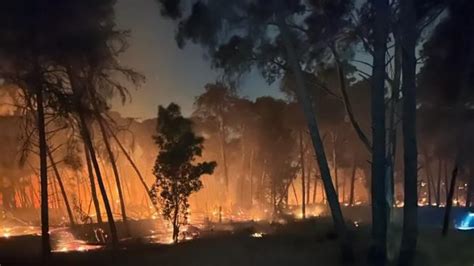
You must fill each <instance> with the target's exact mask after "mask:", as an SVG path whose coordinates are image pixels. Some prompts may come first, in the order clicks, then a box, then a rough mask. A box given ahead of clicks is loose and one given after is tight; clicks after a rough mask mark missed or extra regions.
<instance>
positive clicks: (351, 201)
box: [349, 156, 357, 206]
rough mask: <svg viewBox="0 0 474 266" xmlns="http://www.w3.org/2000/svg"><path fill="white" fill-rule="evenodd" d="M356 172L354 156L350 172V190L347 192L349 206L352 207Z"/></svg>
mask: <svg viewBox="0 0 474 266" xmlns="http://www.w3.org/2000/svg"><path fill="white" fill-rule="evenodd" d="M356 171H357V159H356V157H355V156H354V162H353V163H352V171H351V188H350V192H349V206H354V196H355V194H354V192H355V191H354V190H355V177H356Z"/></svg>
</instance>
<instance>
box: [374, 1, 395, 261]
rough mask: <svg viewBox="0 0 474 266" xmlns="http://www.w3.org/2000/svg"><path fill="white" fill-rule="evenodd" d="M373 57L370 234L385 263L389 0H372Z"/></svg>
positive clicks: (379, 258)
mask: <svg viewBox="0 0 474 266" xmlns="http://www.w3.org/2000/svg"><path fill="white" fill-rule="evenodd" d="M372 6H373V8H374V11H375V21H374V25H373V30H374V33H373V36H374V37H373V38H374V58H373V72H372V98H371V114H372V139H373V140H372V181H371V184H372V185H371V187H372V238H373V245H372V249H371V256H370V257H371V262H372V263H373V265H385V264H386V262H387V261H386V260H387V225H388V211H389V206H388V202H387V199H386V191H387V182H388V180H387V175H386V174H387V173H386V134H385V75H386V72H385V55H386V52H387V37H388V25H389V21H390V17H389V16H390V12H389V3H388V0H374V1H372Z"/></svg>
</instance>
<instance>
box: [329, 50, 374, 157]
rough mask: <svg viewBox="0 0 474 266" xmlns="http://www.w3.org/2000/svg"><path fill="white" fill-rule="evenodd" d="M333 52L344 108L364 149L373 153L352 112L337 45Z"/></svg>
mask: <svg viewBox="0 0 474 266" xmlns="http://www.w3.org/2000/svg"><path fill="white" fill-rule="evenodd" d="M331 51H332V53H333V55H334V58H335V61H336V68H337V73H338V77H339V88H340V90H341V94H342V100H343V102H344V108H345V109H346V114H347V116H348V117H349V121H350V122H351V125H352V127H353V128H354V130H355V131H356V133H357V136H358V137H359V139H360V140H361V141H362V143H363V144H364V147H365V148H366V149H367V151H368V152H369V153H372V145H371V144H370V141H369V138H368V137H367V135H366V134H365V133H364V131H362V128H361V127H360V125H359V123H358V122H357V120H356V119H355V116H354V111H353V110H352V104H351V102H350V100H349V95H348V94H347V83H346V74H345V72H344V68H343V67H342V64H341V59H340V58H339V53H338V52H337V50H336V48H335V45H334V44H332V45H331Z"/></svg>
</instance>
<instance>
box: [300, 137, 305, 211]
mask: <svg viewBox="0 0 474 266" xmlns="http://www.w3.org/2000/svg"><path fill="white" fill-rule="evenodd" d="M300 165H301V199H302V200H301V214H302V218H303V219H305V218H306V189H305V185H306V181H305V163H304V147H303V130H300Z"/></svg>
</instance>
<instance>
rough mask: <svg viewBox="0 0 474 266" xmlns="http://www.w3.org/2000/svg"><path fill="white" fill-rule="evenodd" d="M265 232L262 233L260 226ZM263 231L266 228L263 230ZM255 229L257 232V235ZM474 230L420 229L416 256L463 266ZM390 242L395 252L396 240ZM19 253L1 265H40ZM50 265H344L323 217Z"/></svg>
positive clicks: (134, 246) (356, 235) (361, 243)
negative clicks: (447, 232)
mask: <svg viewBox="0 0 474 266" xmlns="http://www.w3.org/2000/svg"><path fill="white" fill-rule="evenodd" d="M258 230H262V231H263V234H262V235H261V237H260V233H261V232H260V231H259V232H257V231H258ZM399 231H400V230H392V231H391V233H390V239H391V240H394V239H398V238H399V236H400V234H399ZM265 232H269V233H268V234H266V233H265ZM350 232H351V238H352V240H353V244H354V248H355V254H356V263H355V264H354V265H367V261H366V258H367V254H368V252H367V250H368V246H369V244H370V243H369V241H368V240H369V239H370V238H369V235H370V234H369V227H368V226H364V225H358V226H355V225H354V226H351V230H350ZM255 233H257V234H255ZM472 239H473V235H472V234H471V233H469V232H458V231H451V232H450V234H449V236H448V237H447V238H442V237H441V234H440V231H439V230H434V229H432V230H431V229H430V230H424V229H422V230H421V232H420V237H419V250H418V260H417V263H416V265H421V266H424V265H426V266H431V265H433V266H437V265H443V266H465V265H473V264H474V252H472V250H474V243H473V241H472ZM393 242H397V241H392V242H391V243H389V249H390V251H391V253H396V252H393V250H394V247H395V246H396V244H394V243H393ZM22 246H23V247H22ZM21 247H22V250H21V251H20V252H9V254H5V252H7V251H5V250H3V252H2V250H0V255H1V257H0V263H1V265H2V266H5V265H39V264H40V262H41V260H40V259H39V258H38V257H35V256H30V255H28V248H27V247H26V246H24V245H22V244H21V243H19V244H18V245H17V249H18V248H21ZM49 264H50V265H58V266H59V265H61V266H63V265H68V266H69V265H71V266H73V265H77V266H83V265H101V266H107V265H114V266H122V265H123V266H126V265H140V266H142V265H143V266H144V265H160V266H185V265H186V266H223V265H225V266H234V265H235V266H237V265H239V266H240V265H246V266H247V265H248V266H251V265H258V266H266V265H272V266H279V265H292V266H293V265H298V266H304V265H312V266H314V265H327V266H331V265H342V262H341V256H340V253H339V248H338V242H337V237H336V234H335V233H334V230H333V229H332V226H331V223H330V221H329V220H327V219H321V218H319V219H313V220H309V221H305V222H301V221H295V222H290V223H287V224H284V225H281V224H275V225H270V224H268V225H262V224H259V225H258V226H248V225H246V226H242V227H238V228H236V229H235V230H234V231H232V232H226V233H222V232H220V233H214V234H209V235H207V236H206V237H203V238H200V239H195V240H191V241H186V242H183V243H179V244H176V245H156V244H153V245H152V244H143V243H127V245H126V247H123V248H122V249H121V250H120V251H112V250H102V251H90V252H72V253H55V254H53V255H52V258H51V261H50V263H49Z"/></svg>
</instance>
